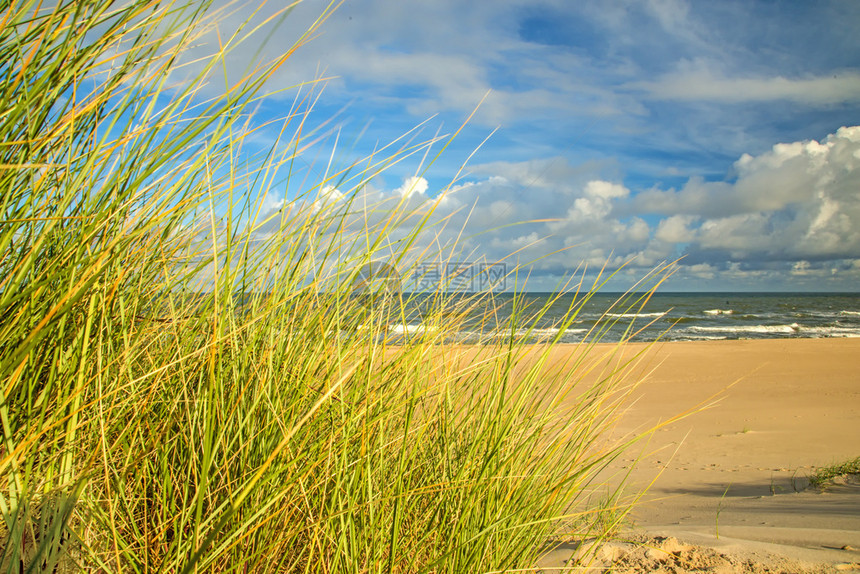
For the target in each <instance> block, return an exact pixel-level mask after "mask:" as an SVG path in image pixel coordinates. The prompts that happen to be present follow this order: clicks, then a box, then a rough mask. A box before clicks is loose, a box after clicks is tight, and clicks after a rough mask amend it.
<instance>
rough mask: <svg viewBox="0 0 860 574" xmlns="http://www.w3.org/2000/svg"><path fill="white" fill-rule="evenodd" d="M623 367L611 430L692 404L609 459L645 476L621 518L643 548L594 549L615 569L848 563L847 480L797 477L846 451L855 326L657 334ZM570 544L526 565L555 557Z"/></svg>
mask: <svg viewBox="0 0 860 574" xmlns="http://www.w3.org/2000/svg"><path fill="white" fill-rule="evenodd" d="M642 348H643V347H641V346H637V345H636V344H633V345H629V346H628V348H627V349H626V350H625V352H630V353H634V352H636V351H639V350H641V349H642ZM556 352H557V353H559V354H560V356H561V355H563V354H564V353H571V352H576V350H575V347H567V348H566V347H561V348H559V349H558V350H557V351H556ZM635 372H636V373H638V376H639V377H640V378H641V379H642V382H641V384H640V386H639V387H638V388H637V389H636V391H634V393H633V396H632V397H631V403H630V405H629V407H628V409H627V410H626V412H625V413H624V415H623V417H622V418H621V419H620V421H619V424H618V428H617V429H616V431H617V432H618V433H619V434H624V433H626V432H635V431H641V430H645V429H647V428H649V427H653V426H654V425H657V424H660V423H661V422H665V421H669V420H671V419H672V418H673V417H675V416H677V415H679V414H680V413H684V412H687V411H689V410H690V409H693V410H696V409H699V410H698V412H695V413H693V414H690V415H689V416H687V417H685V418H682V419H680V420H675V421H674V422H670V423H669V424H666V425H665V426H663V427H662V428H660V429H659V430H657V431H656V432H654V433H653V435H652V436H651V438H650V440H649V441H648V442H647V443H645V442H643V443H641V444H639V445H638V446H637V447H635V449H634V450H631V451H629V453H628V456H627V457H626V458H624V459H623V460H619V461H618V462H617V463H616V465H615V466H614V467H613V468H612V469H611V470H612V471H615V472H617V473H626V472H627V471H628V470H629V468H630V467H631V466H634V469H633V471H632V473H631V475H630V482H629V485H630V489H629V490H630V492H634V491H635V490H636V489H638V488H642V487H645V486H647V485H649V484H651V487H650V489H649V490H648V492H647V493H646V494H645V495H644V496H643V497H642V499H641V500H640V502H639V504H638V506H637V507H636V509H635V510H634V511H633V513H632V515H631V517H630V524H629V526H628V527H627V528H626V531H625V536H626V537H627V538H629V539H631V540H634V541H638V542H640V543H641V542H643V541H644V542H646V545H645V547H641V546H636V545H625V544H623V543H619V544H614V545H612V546H610V547H609V548H608V549H606V550H605V551H604V554H603V556H604V558H606V560H607V561H609V560H610V559H614V560H615V562H616V570H617V571H622V572H623V571H630V572H637V571H641V572H648V571H657V572H659V571H664V572H698V571H714V572H747V571H749V572H756V571H759V572H795V571H798V572H800V571H813V572H814V571H822V572H830V571H833V572H850V571H855V570H856V571H860V482H857V481H856V480H848V481H846V482H845V483H843V484H838V485H835V486H833V487H831V488H829V489H827V490H824V491H820V490H814V489H808V488H807V485H808V481H807V479H806V477H807V476H808V475H809V474H810V473H811V472H812V471H813V470H814V468H816V467H821V466H828V465H831V464H834V463H839V462H844V461H846V460H849V459H853V458H855V457H857V456H860V339H791V340H757V341H751V340H746V341H703V342H672V343H664V344H661V345H658V346H655V347H653V348H652V349H650V350H649V351H648V352H647V354H646V355H645V357H644V359H643V360H642V361H641V362H640V363H639V365H638V366H637V367H636V369H635ZM637 458H638V459H639V461H638V463H637V464H636V465H633V463H634V459H637ZM652 482H653V484H652ZM717 534H719V537H717ZM667 545H668V546H667ZM661 548H663V550H661ZM571 551H572V549H570V548H561V549H558V550H557V551H555V552H554V553H552V554H551V555H549V556H547V557H545V558H544V560H542V561H541V563H540V564H541V565H542V566H544V567H547V568H559V567H562V566H564V562H565V560H566V559H567V558H569V556H570V552H571ZM661 552H662V554H661ZM607 553H608V554H607ZM661 556H664V557H665V559H664V560H662V561H661V559H660V558H661ZM709 556H710V558H708V557H709ZM695 564H699V566H695ZM596 565H597V564H596ZM625 568H628V569H627V570H625ZM697 568H699V569H697ZM547 571H557V570H547ZM598 571H599V570H598Z"/></svg>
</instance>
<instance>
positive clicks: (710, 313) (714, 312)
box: [703, 309, 734, 315]
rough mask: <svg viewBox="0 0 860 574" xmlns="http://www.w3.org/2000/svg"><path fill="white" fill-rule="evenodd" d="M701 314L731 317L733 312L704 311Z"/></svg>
mask: <svg viewBox="0 0 860 574" xmlns="http://www.w3.org/2000/svg"><path fill="white" fill-rule="evenodd" d="M703 313H704V314H705V315H733V314H734V311H732V310H731V309H706V310H705V311H703Z"/></svg>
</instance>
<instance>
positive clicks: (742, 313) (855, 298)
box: [389, 292, 860, 344]
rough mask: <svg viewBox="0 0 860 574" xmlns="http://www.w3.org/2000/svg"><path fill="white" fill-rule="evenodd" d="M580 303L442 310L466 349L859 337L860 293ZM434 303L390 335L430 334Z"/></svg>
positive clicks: (515, 298) (538, 297) (522, 298)
mask: <svg viewBox="0 0 860 574" xmlns="http://www.w3.org/2000/svg"><path fill="white" fill-rule="evenodd" d="M582 299H583V298H582V296H581V295H580V296H576V295H574V294H569V295H560V296H559V295H553V294H550V293H524V294H520V295H513V294H510V293H501V294H496V295H494V296H493V297H492V298H484V299H480V300H479V301H478V302H477V303H476V304H472V305H468V304H462V303H464V302H466V301H469V298H468V297H466V296H460V298H459V299H458V298H457V297H454V298H453V299H451V300H449V301H447V303H446V305H444V306H442V307H441V308H450V309H454V311H453V312H454V313H456V312H461V313H462V320H461V321H460V322H459V325H460V327H459V329H458V332H456V333H452V334H451V338H452V339H453V341H454V342H460V343H466V344H468V343H474V344H487V343H493V342H499V341H500V340H505V339H508V338H511V337H515V338H517V339H519V340H520V341H522V342H526V343H541V342H550V341H554V342H558V343H578V342H582V341H597V340H601V341H606V342H616V341H619V340H622V339H629V340H631V341H654V340H663V341H703V340H721V339H798V338H827V337H860V293H660V292H657V293H653V294H650V295H647V294H635V293H634V294H626V295H625V294H621V293H596V294H594V295H592V296H591V297H590V298H589V299H588V300H587V301H585V302H581V301H582ZM458 302H459V303H461V305H458V304H457V303H458ZM431 303H434V302H433V301H431V300H430V299H422V298H421V297H418V298H413V305H412V307H413V309H412V312H411V313H410V315H409V317H408V319H407V321H406V322H405V323H403V322H401V323H394V324H392V325H390V326H389V335H392V336H395V337H404V338H409V337H412V336H416V335H420V334H421V333H426V332H427V331H428V330H431V329H432V324H433V321H432V320H431V319H430V318H429V317H430V314H431V313H432V312H433V311H432V309H433V308H434V307H433V305H432V304H431ZM458 308H463V309H465V310H463V311H457V309H458ZM512 315H513V316H515V317H516V318H517V320H516V321H512V320H511V317H512Z"/></svg>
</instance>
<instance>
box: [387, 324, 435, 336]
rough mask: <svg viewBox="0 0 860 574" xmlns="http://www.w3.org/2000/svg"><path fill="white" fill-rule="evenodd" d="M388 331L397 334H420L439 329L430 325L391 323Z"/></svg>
mask: <svg viewBox="0 0 860 574" xmlns="http://www.w3.org/2000/svg"><path fill="white" fill-rule="evenodd" d="M388 331H389V332H390V333H393V334H395V335H420V334H423V333H433V332H435V331H438V329H437V328H436V327H433V326H430V325H423V324H419V325H404V324H399V325H389V326H388Z"/></svg>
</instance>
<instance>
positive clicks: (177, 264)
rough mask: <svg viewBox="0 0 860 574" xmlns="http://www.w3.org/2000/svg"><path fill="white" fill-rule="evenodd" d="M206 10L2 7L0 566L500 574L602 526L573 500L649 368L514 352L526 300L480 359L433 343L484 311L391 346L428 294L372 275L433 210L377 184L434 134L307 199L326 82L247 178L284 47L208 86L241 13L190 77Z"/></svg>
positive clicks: (528, 326) (583, 352)
mask: <svg viewBox="0 0 860 574" xmlns="http://www.w3.org/2000/svg"><path fill="white" fill-rule="evenodd" d="M252 8H253V7H252ZM283 15H284V16H288V12H284V13H283ZM326 15H327V12H324V13H323V14H322V15H321V17H320V19H319V21H318V22H317V24H319V23H321V22H322V21H323V20H324V19H325V16H326ZM220 16H222V15H221V14H219V13H218V12H217V11H212V10H210V9H209V6H207V5H206V3H202V2H189V3H187V4H179V3H174V2H165V1H163V0H157V1H156V0H135V1H132V2H110V1H107V0H93V1H87V0H59V1H57V2H54V3H45V4H42V3H40V2H34V1H13V2H11V3H6V4H5V8H4V10H3V12H2V15H0V18H2V23H0V89H2V96H0V100H2V102H4V104H3V109H2V114H0V134H2V140H0V155H2V157H0V191H2V198H0V201H2V205H0V210H2V211H0V386H2V392H3V395H2V403H0V423H2V445H0V475H2V477H3V478H2V482H0V512H2V516H3V522H2V524H0V552H2V553H0V568H2V570H3V571H6V572H36V571H56V572H70V571H77V570H86V571H99V572H101V571H105V572H177V573H179V572H181V573H186V572H202V571H212V572H222V571H224V572H226V571H230V572H243V573H246V572H484V571H486V572H489V571H498V570H503V569H506V568H526V569H527V568H530V567H532V566H533V564H534V561H535V558H536V556H537V555H538V554H539V553H540V552H541V549H542V548H545V547H546V546H545V545H546V541H547V540H550V539H551V537H552V536H553V535H558V534H559V532H560V529H563V528H567V530H565V531H564V533H565V535H566V536H570V537H584V536H594V535H599V534H600V532H599V531H598V530H599V528H598V526H599V525H600V524H601V521H602V519H601V518H600V517H599V516H597V514H599V512H598V510H597V509H598V508H599V507H597V506H595V507H594V508H591V507H590V505H589V504H587V503H585V501H587V500H590V498H589V497H590V496H591V495H592V493H593V491H594V488H593V487H594V484H593V482H594V481H595V477H596V475H597V474H598V472H599V471H600V470H601V469H602V468H604V467H605V465H606V464H607V463H608V462H609V461H611V460H612V459H613V458H614V457H615V456H617V455H618V453H619V452H620V449H621V448H622V447H623V446H624V445H623V444H619V443H617V442H612V441H609V440H608V438H607V433H608V431H610V430H611V427H612V424H613V422H614V420H615V418H616V417H617V416H618V412H619V410H618V409H619V406H620V405H621V404H622V401H623V399H624V396H625V393H626V392H627V391H628V390H629V388H630V386H631V382H630V381H629V380H628V379H626V378H624V376H623V375H624V373H625V371H626V370H627V369H628V367H629V366H630V364H631V363H632V362H633V361H634V360H635V358H636V357H635V356H634V357H630V356H625V355H623V353H622V352H621V351H622V348H621V347H620V346H615V347H611V348H608V350H607V349H604V348H603V347H600V348H599V352H598V347H595V346H594V343H595V342H596V341H598V340H599V338H600V335H601V333H602V331H601V330H600V328H598V329H596V330H595V331H594V332H593V333H592V334H591V336H590V337H589V338H588V342H585V343H583V344H581V345H579V348H578V351H577V352H575V353H571V354H567V355H564V356H565V357H566V358H565V359H564V360H563V361H558V360H555V359H554V358H553V357H554V355H552V350H553V347H554V346H555V340H550V341H548V342H547V343H546V344H544V345H541V346H538V347H531V346H529V345H526V343H525V342H526V341H527V340H528V339H527V336H528V334H529V332H530V330H532V329H533V328H534V325H536V324H537V323H536V321H537V320H538V319H539V318H540V317H541V314H542V312H545V311H546V309H533V310H532V309H524V308H520V307H519V305H520V300H519V299H516V298H515V299H514V301H513V306H514V309H513V310H512V311H511V312H510V317H511V319H510V320H509V322H508V323H506V324H505V325H503V328H501V329H499V332H498V333H497V334H496V335H495V336H494V337H493V338H492V340H491V341H489V342H487V343H486V344H484V345H480V346H462V345H448V344H444V345H443V344H440V343H446V342H450V341H451V340H452V336H453V335H454V334H455V333H457V332H459V331H461V330H462V329H463V328H464V327H463V321H464V319H463V317H465V316H467V315H468V316H471V317H474V316H476V309H477V310H480V309H483V313H484V315H485V316H487V317H491V316H492V314H493V311H494V309H496V307H495V305H496V303H495V302H494V300H493V298H492V296H490V295H485V296H475V297H473V298H460V299H458V300H457V303H456V305H457V306H459V307H457V308H455V309H453V310H452V309H443V308H441V307H440V306H439V305H437V304H435V303H434V304H432V305H430V306H429V307H427V308H425V309H424V311H422V313H424V314H423V315H422V320H423V323H424V327H425V328H424V330H423V331H422V332H421V333H418V334H415V335H414V336H409V337H405V336H403V337H397V338H395V337H394V335H393V334H392V331H391V327H390V326H391V325H403V324H407V323H408V322H409V321H411V320H412V318H411V315H410V313H412V312H413V311H414V310H415V309H419V308H421V305H419V304H418V303H420V302H416V301H417V299H416V296H409V295H404V294H402V293H400V292H399V290H397V289H391V288H390V287H391V281H389V279H388V278H384V279H383V280H382V281H374V280H373V277H372V275H373V272H372V270H373V268H374V266H376V267H377V268H378V267H379V265H380V263H379V262H380V261H383V260H384V261H385V266H387V268H391V269H395V270H398V272H405V270H406V269H408V268H409V266H410V265H414V264H415V262H416V261H420V260H421V259H422V258H424V257H430V254H429V253H428V252H427V251H426V250H422V249H421V248H420V245H423V243H422V241H423V238H424V237H425V236H426V235H427V234H428V233H429V234H431V235H432V234H433V233H434V232H436V231H434V230H435V229H436V226H437V225H438V224H437V223H436V220H434V219H433V217H432V215H433V210H434V204H433V203H432V202H429V203H428V204H426V205H424V206H423V207H422V209H421V210H418V211H414V210H407V209H406V208H405V206H404V205H403V204H402V203H401V204H396V205H388V204H374V205H367V204H365V203H363V200H362V197H363V196H362V193H363V190H364V189H365V188H366V185H367V183H368V182H369V181H370V180H371V179H372V178H373V177H375V176H376V175H378V173H379V171H380V170H382V169H384V168H385V167H386V166H387V165H390V164H391V163H393V162H397V161H401V160H403V159H405V158H407V157H408V156H410V155H411V154H413V153H418V152H421V153H426V150H427V149H428V148H429V146H431V145H433V144H435V143H436V142H435V141H427V142H423V143H415V141H414V139H411V140H406V139H404V140H403V142H395V143H394V144H392V146H391V147H390V148H388V150H389V151H388V152H387V153H388V155H387V156H386V157H384V158H381V157H380V156H373V157H370V158H366V159H365V160H364V161H363V162H361V163H356V164H355V165H352V166H350V168H349V169H346V170H341V171H336V170H331V171H329V170H326V172H325V174H323V175H321V176H320V179H319V181H315V182H312V183H311V184H305V185H304V186H302V185H301V184H297V183H295V181H294V180H295V179H296V178H292V177H291V175H290V174H292V173H293V171H294V170H298V165H299V164H298V163H297V162H299V161H300V159H301V158H302V154H303V153H305V151H306V150H307V149H308V148H309V147H310V146H312V145H313V144H314V142H315V141H317V138H318V136H319V134H318V133H315V132H314V131H313V130H312V129H311V128H310V127H309V126H310V121H309V119H308V118H309V116H310V114H311V113H312V110H311V107H310V106H309V105H308V104H307V103H306V102H309V101H311V100H312V99H313V97H314V95H315V94H314V90H313V88H312V87H311V88H305V89H304V90H300V91H298V94H299V95H298V96H297V97H296V101H295V104H294V106H293V108H292V109H291V111H290V113H289V114H288V115H287V116H286V117H285V118H284V119H283V122H282V124H281V125H280V127H279V128H278V129H279V136H278V140H277V142H276V143H275V144H274V145H273V146H272V147H271V149H270V150H269V151H268V152H267V153H264V154H263V155H262V156H259V157H257V156H253V154H250V155H252V156H253V157H251V159H250V160H249V159H248V157H249V153H250V152H247V151H246V150H245V149H244V147H243V146H244V145H245V141H246V140H247V139H248V138H249V136H251V135H254V134H255V130H257V129H259V128H260V126H258V125H256V124H255V123H254V119H253V116H252V114H250V110H251V109H253V107H254V106H256V105H258V101H259V99H260V98H261V97H262V92H261V90H262V89H263V86H264V84H265V82H266V80H267V79H268V78H269V77H271V75H272V74H274V73H275V72H276V71H277V70H278V68H279V67H280V66H282V65H288V64H289V62H288V59H289V55H290V53H287V54H285V55H284V56H283V57H282V58H280V59H278V60H276V61H273V62H269V63H266V64H261V65H257V66H255V67H252V68H249V70H250V71H249V72H248V74H247V75H246V76H244V77H241V78H238V79H236V80H231V81H229V82H227V83H225V84H223V85H216V86H214V87H213V82H212V80H213V78H215V77H217V75H218V70H219V69H220V67H221V66H222V65H223V63H224V61H225V60H226V58H227V56H228V54H229V51H230V50H232V49H234V47H235V46H237V45H240V44H241V42H243V41H245V39H246V37H247V36H248V35H250V34H253V33H254V29H253V26H251V24H250V23H248V24H247V25H246V26H245V27H240V28H239V29H238V31H237V32H236V33H235V34H234V35H231V36H218V42H219V43H218V46H219V48H218V49H217V51H216V53H214V54H213V55H211V56H209V57H207V58H203V59H196V60H194V61H192V62H187V63H186V64H183V65H179V62H182V61H184V60H183V55H184V54H186V53H187V51H188V50H189V49H190V47H192V46H197V45H199V44H200V43H202V40H203V38H204V37H207V36H206V35H207V34H210V32H211V31H212V30H213V29H214V28H213V27H214V26H215V25H216V24H217V22H218V18H219V17H220ZM276 17H280V15H278V16H276ZM313 31H314V30H313V29H312V30H309V31H308V34H307V35H305V36H302V37H301V38H299V39H297V44H296V45H297V46H298V45H299V44H300V43H301V42H303V41H305V40H306V39H307V38H308V37H309V36H310V35H311V34H312V33H313ZM302 161H303V160H302ZM284 185H286V186H287V188H288V190H289V196H288V197H289V199H288V200H287V201H286V203H284V204H283V205H281V206H279V209H277V210H268V211H267V210H266V208H265V206H266V205H267V203H266V201H264V196H263V194H264V193H265V190H267V189H270V188H274V187H275V186H280V187H281V188H282V189H283V187H284ZM290 186H294V188H290ZM335 186H336V187H337V188H338V189H339V190H341V192H342V193H343V195H342V197H341V196H338V197H336V198H334V199H336V201H335V200H334V199H332V196H333V192H332V190H333V189H334V187H335ZM261 191H262V193H261ZM341 192H339V193H341ZM362 269H370V270H371V273H370V275H371V277H367V276H365V275H363V274H362V273H363V272H362V271H361V270H362ZM579 286H581V284H579ZM592 287H595V288H596V287H599V282H598V283H595V284H594V285H593V286H592ZM589 292H590V289H584V290H583V291H582V293H581V296H579V297H578V298H577V299H576V302H575V303H574V304H573V305H571V307H570V309H569V312H568V314H567V316H566V318H565V319H564V321H562V324H560V325H558V327H559V328H560V329H562V330H563V328H564V327H565V326H569V325H570V324H571V323H572V322H573V321H574V320H575V319H576V315H577V313H578V311H579V310H580V309H581V308H582V305H584V304H585V302H586V301H587V300H588V297H589ZM438 295H439V297H438V299H439V300H443V299H444V293H442V292H441V291H440V292H439V293H438ZM435 300H437V299H433V298H425V299H422V300H421V301H423V302H424V303H426V301H435ZM424 303H421V304H424ZM619 304H620V305H624V306H625V307H624V308H625V309H628V310H629V309H634V310H635V309H636V308H638V306H640V305H642V304H643V300H642V299H637V298H636V297H632V298H630V299H629V300H628V301H627V302H622V303H619ZM425 307H426V305H425ZM478 315H480V314H478ZM612 511H613V512H616V513H617V509H615V508H613V509H612ZM604 522H605V520H604Z"/></svg>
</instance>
